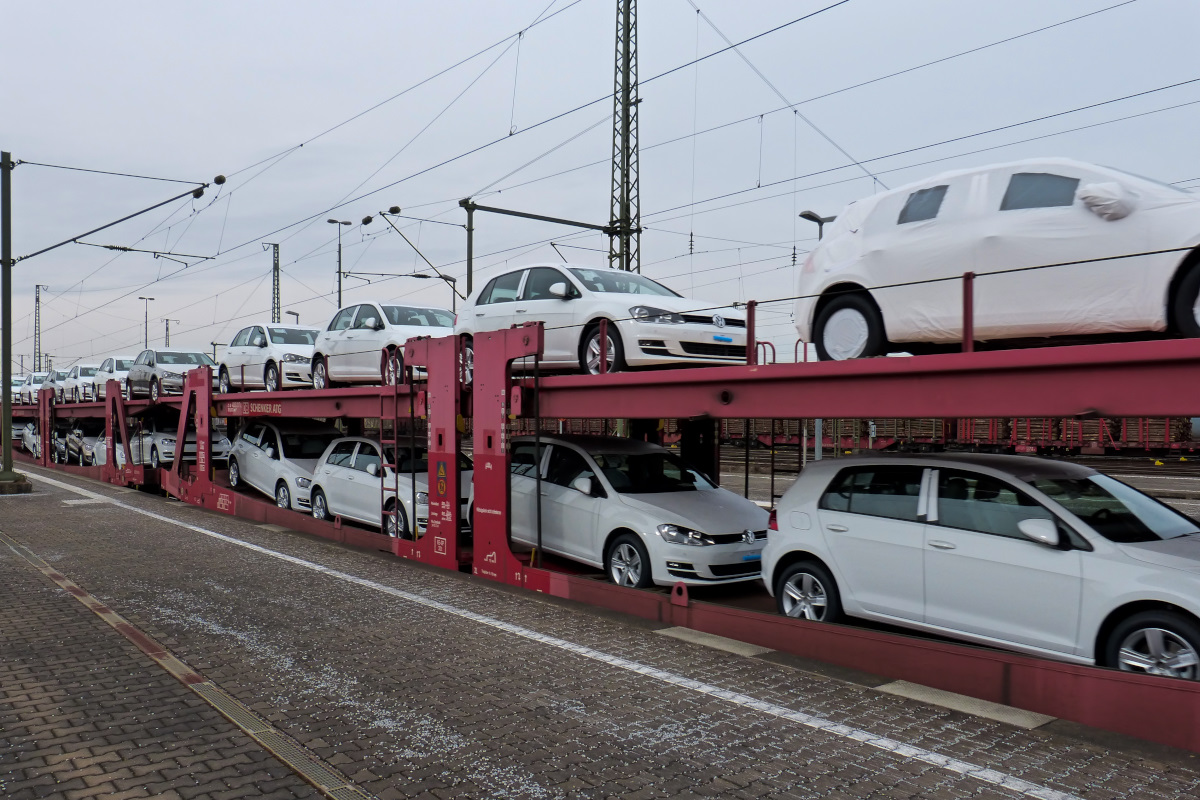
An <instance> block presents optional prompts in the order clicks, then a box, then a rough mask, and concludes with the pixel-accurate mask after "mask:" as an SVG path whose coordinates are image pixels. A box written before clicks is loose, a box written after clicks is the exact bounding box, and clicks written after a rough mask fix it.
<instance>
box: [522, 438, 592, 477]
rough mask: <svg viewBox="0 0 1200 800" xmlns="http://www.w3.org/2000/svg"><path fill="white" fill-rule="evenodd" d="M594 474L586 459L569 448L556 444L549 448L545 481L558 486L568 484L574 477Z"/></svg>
mask: <svg viewBox="0 0 1200 800" xmlns="http://www.w3.org/2000/svg"><path fill="white" fill-rule="evenodd" d="M530 447H532V445H530ZM595 474H596V473H595V471H594V470H593V469H592V468H591V467H590V466H588V463H587V459H585V458H584V457H583V456H581V455H580V454H579V453H577V452H575V451H574V450H572V449H571V448H569V447H564V446H563V445H560V444H556V445H554V447H553V448H552V449H551V450H550V465H549V466H548V467H547V468H546V481H547V482H549V483H553V484H556V485H558V486H570V485H571V483H572V481H574V480H575V479H576V478H579V477H585V478H588V477H591V476H593V475H595Z"/></svg>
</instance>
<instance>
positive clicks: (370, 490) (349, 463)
mask: <svg viewBox="0 0 1200 800" xmlns="http://www.w3.org/2000/svg"><path fill="white" fill-rule="evenodd" d="M379 453H380V450H379V442H377V441H374V440H373V439H367V438H363V437H361V436H347V437H345V438H342V439H338V440H337V441H335V442H333V443H332V444H330V445H329V447H328V448H326V450H325V452H324V454H323V455H322V456H321V459H320V461H318V462H317V466H316V468H315V469H314V470H313V486H312V492H311V503H312V515H313V516H314V517H316V518H317V519H328V518H330V517H335V516H337V517H346V518H347V519H352V520H355V521H357V522H362V523H364V524H366V525H373V526H374V527H376V528H382V519H383V513H382V512H383V510H384V509H386V510H389V511H394V510H395V509H396V496H397V495H399V497H400V511H401V513H400V514H394V513H393V514H389V515H388V518H387V530H386V531H385V532H386V533H387V534H388V535H389V536H392V537H399V538H401V539H411V538H413V533H412V530H413V529H412V523H411V521H412V520H413V519H414V518H415V519H416V523H417V527H416V529H417V531H418V533H419V532H421V531H424V530H425V526H426V525H427V524H428V523H429V494H428V492H429V488H428V487H429V462H428V460H427V458H426V451H425V448H422V447H418V448H417V449H416V451H415V460H414V458H413V455H414V451H413V450H411V449H410V448H409V447H408V446H406V445H403V444H402V445H400V447H399V448H398V452H395V453H393V452H392V450H391V446H390V445H388V453H387V456H388V462H390V463H392V464H395V465H396V468H397V471H396V472H393V471H392V470H391V469H390V468H388V467H384V468H383V469H380V467H381V462H380V457H379ZM397 458H399V460H398V461H397V460H396V459H397ZM458 458H459V465H458V466H459V470H460V476H461V477H460V479H459V494H460V497H459V501H460V507H461V511H462V513H463V519H464V521H465V520H466V519H467V518H468V507H469V502H470V496H471V476H472V474H473V473H472V470H473V466H472V464H471V459H469V458H467V457H466V456H465V455H462V454H461V453H460V454H459V456H458ZM414 472H415V473H416V480H415V481H413V480H411V477H410V476H411V475H412V474H413V473H414ZM414 483H415V485H416V498H415V499H416V508H415V509H414V507H413V499H414V498H413V494H414V492H413V485H414Z"/></svg>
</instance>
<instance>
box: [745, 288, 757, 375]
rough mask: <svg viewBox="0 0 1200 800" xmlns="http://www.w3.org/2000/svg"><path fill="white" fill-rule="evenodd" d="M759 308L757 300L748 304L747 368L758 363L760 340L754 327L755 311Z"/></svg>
mask: <svg viewBox="0 0 1200 800" xmlns="http://www.w3.org/2000/svg"><path fill="white" fill-rule="evenodd" d="M757 307H758V301H757V300H751V301H749V302H748V303H746V366H748V367H752V366H754V365H756V364H757V363H758V339H757V338H756V337H757V335H758V334H757V331H756V330H755V325H754V316H755V314H754V310H755V309H756V308H757Z"/></svg>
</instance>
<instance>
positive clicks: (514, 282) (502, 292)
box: [479, 269, 525, 305]
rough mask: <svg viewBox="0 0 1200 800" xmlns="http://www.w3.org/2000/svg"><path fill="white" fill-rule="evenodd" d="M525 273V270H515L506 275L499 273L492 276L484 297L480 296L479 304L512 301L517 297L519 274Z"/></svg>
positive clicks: (519, 286) (519, 285)
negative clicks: (499, 274) (496, 276)
mask: <svg viewBox="0 0 1200 800" xmlns="http://www.w3.org/2000/svg"><path fill="white" fill-rule="evenodd" d="M524 274H525V270H520V269H519V270H517V271H516V272H510V273H508V274H507V275H501V276H499V277H498V278H494V279H493V280H492V282H491V283H490V284H488V290H487V292H485V294H486V297H480V299H479V303H480V305H484V304H488V305H490V304H492V303H512V302H514V301H515V300H516V299H517V290H518V289H520V288H521V276H522V275H524Z"/></svg>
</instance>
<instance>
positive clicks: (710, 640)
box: [654, 628, 773, 656]
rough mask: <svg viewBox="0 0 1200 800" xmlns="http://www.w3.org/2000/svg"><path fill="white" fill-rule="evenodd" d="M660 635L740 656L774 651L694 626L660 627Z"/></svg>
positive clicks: (658, 631)
mask: <svg viewBox="0 0 1200 800" xmlns="http://www.w3.org/2000/svg"><path fill="white" fill-rule="evenodd" d="M654 633H657V634H658V635H660V636H670V637H671V638H673V639H679V640H681V641H684V642H691V643H692V644H702V645H704V646H705V647H712V648H714V649H716V650H724V651H725V652H726V653H733V654H735V655H739V656H761V655H762V654H763V653H770V652H773V651H772V650H771V648H769V647H762V646H760V645H757V644H750V643H749V642H739V641H738V640H737V639H728V638H726V637H724V636H717V635H716V634H715V633H705V632H704V631H697V630H693V629H692V628H660V629H659V630H656V631H654Z"/></svg>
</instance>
